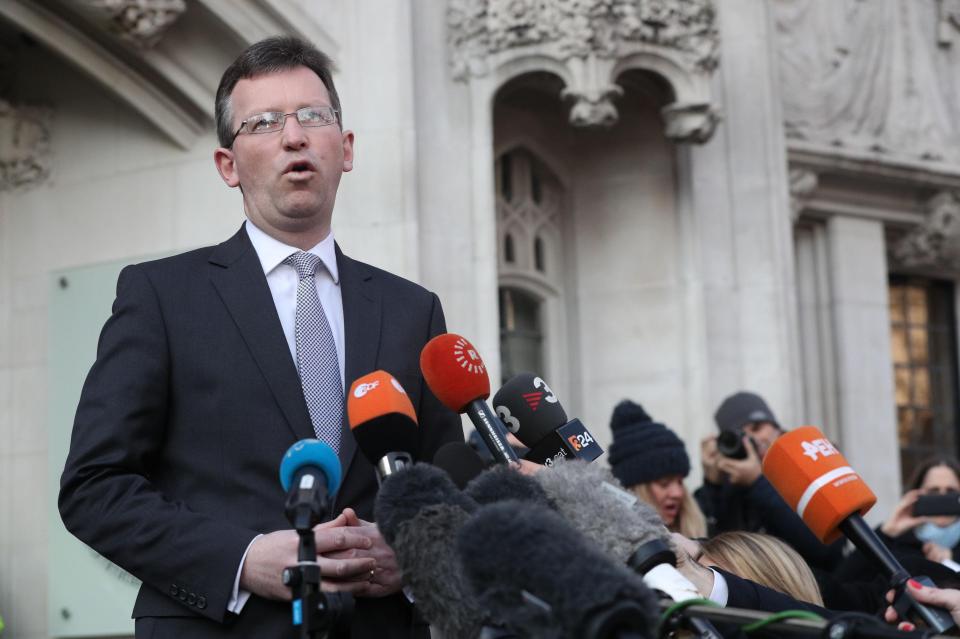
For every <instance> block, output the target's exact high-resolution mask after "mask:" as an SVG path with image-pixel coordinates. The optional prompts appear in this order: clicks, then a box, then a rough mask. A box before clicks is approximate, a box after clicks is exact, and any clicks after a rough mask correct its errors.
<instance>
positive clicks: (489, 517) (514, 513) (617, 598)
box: [457, 501, 657, 639]
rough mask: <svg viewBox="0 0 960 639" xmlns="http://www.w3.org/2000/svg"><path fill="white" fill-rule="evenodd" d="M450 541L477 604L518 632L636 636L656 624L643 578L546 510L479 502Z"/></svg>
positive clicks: (612, 638) (596, 638) (609, 638)
mask: <svg viewBox="0 0 960 639" xmlns="http://www.w3.org/2000/svg"><path fill="white" fill-rule="evenodd" d="M495 540H506V543H493V542H494V541H495ZM457 546H458V548H459V551H460V559H461V563H462V565H463V568H464V571H465V573H466V576H467V579H468V581H469V583H470V585H471V587H472V588H473V591H474V592H476V593H477V594H478V603H479V605H480V607H481V608H486V609H488V610H490V611H492V612H493V613H494V614H495V615H496V617H498V618H499V619H500V620H502V621H503V622H504V623H505V625H506V626H507V627H508V628H510V629H512V630H514V631H516V632H517V634H519V635H520V636H523V637H530V638H532V639H540V638H543V639H547V638H548V637H549V638H550V639H554V638H556V637H577V638H578V639H627V638H637V639H639V638H640V637H648V636H650V634H651V632H652V630H653V628H655V627H656V611H657V604H656V601H655V599H654V597H653V595H652V593H651V592H650V590H649V589H648V588H647V587H646V586H645V585H644V584H643V581H642V580H641V579H640V578H639V577H638V576H636V575H635V574H633V573H632V572H630V571H629V570H628V569H627V568H626V567H625V566H622V565H619V564H617V563H616V562H613V561H611V560H610V559H609V558H608V557H607V556H606V555H604V554H603V553H601V552H600V551H599V550H597V549H595V548H594V547H593V545H592V544H590V543H589V542H588V541H587V540H585V539H584V538H583V537H582V536H581V535H580V534H579V533H578V532H576V531H575V530H574V529H573V528H571V527H570V525H569V524H568V523H567V522H566V521H565V520H564V519H563V517H561V516H560V515H559V514H557V513H556V512H554V511H552V510H550V509H549V508H546V507H544V506H539V505H536V504H531V503H522V502H517V501H506V502H499V503H495V504H490V505H487V506H483V507H482V508H480V510H478V511H477V513H476V514H475V515H474V516H473V518H472V519H470V521H468V522H467V523H466V524H465V525H464V527H463V528H462V530H461V531H460V534H459V535H458V541H457Z"/></svg>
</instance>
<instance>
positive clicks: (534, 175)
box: [530, 166, 543, 204]
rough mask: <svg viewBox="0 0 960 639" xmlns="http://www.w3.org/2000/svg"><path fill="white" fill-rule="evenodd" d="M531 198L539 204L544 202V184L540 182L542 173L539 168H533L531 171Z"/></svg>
mask: <svg viewBox="0 0 960 639" xmlns="http://www.w3.org/2000/svg"><path fill="white" fill-rule="evenodd" d="M530 196H531V197H532V198H533V201H534V202H536V203H537V204H540V203H541V202H543V183H542V181H541V180H540V171H538V170H537V167H536V166H534V167H532V170H531V171H530Z"/></svg>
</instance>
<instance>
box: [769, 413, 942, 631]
mask: <svg viewBox="0 0 960 639" xmlns="http://www.w3.org/2000/svg"><path fill="white" fill-rule="evenodd" d="M763 474H764V476H765V477H766V478H767V480H768V481H769V482H770V484H771V485H772V486H773V487H774V488H775V489H776V491H777V492H778V493H780V496H781V497H783V500H784V501H785V502H787V504H788V505H789V506H790V507H791V508H793V509H794V510H795V511H796V512H797V514H798V515H800V517H801V518H802V519H803V523H805V524H806V525H807V527H808V528H810V530H811V531H812V532H813V534H814V535H816V536H817V537H818V538H819V539H820V541H822V542H823V543H825V544H828V543H831V542H833V541H834V540H836V539H838V538H839V537H840V535H841V534H843V535H845V536H846V537H847V539H849V540H850V541H852V542H853V545H854V546H856V547H857V548H858V549H859V550H860V551H861V552H862V553H863V554H864V555H866V556H867V557H870V558H871V559H872V560H873V561H874V562H876V563H877V564H879V565H880V566H881V567H882V569H883V572H884V574H886V575H887V577H889V579H890V585H891V587H893V588H894V589H896V591H897V599H896V600H895V601H894V607H895V608H896V609H897V611H898V612H899V613H900V615H901V617H902V616H903V615H904V614H909V615H910V616H911V617H912V618H914V619H919V620H922V621H923V622H924V623H925V624H926V625H927V626H928V627H930V628H933V629H934V630H936V631H937V632H944V631H945V630H948V629H950V628H952V627H953V626H954V623H953V619H952V618H951V617H950V615H949V614H948V613H947V611H946V610H942V609H940V608H933V607H930V606H926V605H924V604H921V603H919V602H918V601H916V600H914V599H913V597H912V596H911V595H910V593H909V591H908V590H906V589H905V588H904V584H905V583H906V582H907V580H908V579H910V574H909V573H908V572H907V571H906V569H904V567H903V566H902V565H901V564H900V562H899V561H898V560H897V558H896V557H894V556H893V553H891V552H890V550H889V549H888V548H887V546H886V545H885V544H884V543H883V542H882V541H880V539H879V538H878V537H877V535H876V533H875V532H873V529H872V528H870V526H869V525H868V524H867V522H865V521H864V520H863V515H865V514H866V513H867V511H868V510H870V508H872V507H873V505H874V504H875V503H877V496H876V495H874V494H873V491H872V490H870V487H869V486H867V484H866V483H865V482H864V481H863V479H861V477H860V475H858V474H857V473H856V471H854V470H853V468H851V467H850V465H849V464H848V463H847V460H846V459H845V458H844V456H843V455H841V454H840V451H838V450H837V449H836V447H835V446H834V445H833V444H832V443H830V440H828V439H827V438H826V436H825V435H824V434H823V433H822V432H820V429H819V428H816V427H815V426H801V427H800V428H797V429H795V430H792V431H790V432H788V433H785V434H783V435H781V436H780V437H778V438H777V440H776V441H775V442H774V443H773V445H772V446H771V447H770V450H768V451H767V454H766V456H764V458H763ZM915 579H916V580H917V581H920V582H922V583H926V584H927V585H933V582H932V581H931V580H930V579H929V578H927V577H915Z"/></svg>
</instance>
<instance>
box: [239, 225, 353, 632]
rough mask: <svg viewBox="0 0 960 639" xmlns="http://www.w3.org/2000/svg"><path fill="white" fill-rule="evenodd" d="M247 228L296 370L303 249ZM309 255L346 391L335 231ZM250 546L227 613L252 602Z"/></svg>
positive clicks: (257, 228)
mask: <svg viewBox="0 0 960 639" xmlns="http://www.w3.org/2000/svg"><path fill="white" fill-rule="evenodd" d="M245 228H246V231H247V235H248V236H249V237H250V242H251V244H253V248H254V250H255V251H256V252H257V257H258V258H260V264H261V266H263V274H264V275H266V277H267V286H269V287H270V294H271V295H273V305H274V306H276V308H277V316H278V317H279V318H280V326H282V327H283V336H284V337H285V338H286V339H287V347H288V348H289V349H290V356H291V357H292V358H293V363H294V366H296V363H297V336H296V317H297V287H298V286H299V284H300V276H299V275H297V269H295V268H294V267H293V266H290V265H288V264H284V263H283V261H284V260H285V259H287V258H288V257H289V256H291V255H293V254H294V253H296V252H297V251H299V250H300V249H298V248H297V247H295V246H288V245H286V244H284V243H283V242H281V241H279V240H277V239H274V238H272V237H270V236H269V235H267V234H266V233H264V232H263V231H262V230H260V228H259V227H257V225H255V224H254V223H253V222H251V221H250V220H247V221H246V223H245ZM306 252H307V253H313V254H314V255H316V256H317V257H319V258H320V261H321V262H322V263H323V265H324V267H325V268H323V269H320V268H318V269H317V274H316V276H315V277H314V280H315V281H316V285H317V295H318V296H319V298H320V304H322V305H323V312H324V314H325V315H326V316H327V323H329V324H330V330H331V332H333V341H334V343H335V344H336V346H337V361H338V362H339V364H340V386H341V388H343V387H344V386H345V382H344V380H345V373H344V352H345V348H344V337H343V298H342V297H341V295H340V272H339V270H338V269H337V254H336V250H335V249H334V238H333V230H331V231H330V233H328V234H327V237H326V239H324V240H323V241H322V242H320V243H319V244H317V245H316V246H314V247H313V248H311V249H310V250H309V251H306ZM259 538H260V535H257V536H256V537H254V538H253V540H252V541H251V542H250V546H252V545H253V542H254V541H256V540H257V539H259ZM250 546H247V550H246V551H245V552H244V553H243V557H241V558H240V566H239V567H238V568H237V576H236V577H235V578H234V580H233V592H232V593H231V596H230V600H229V601H228V602H227V611H228V612H232V613H235V614H240V611H241V610H243V606H244V605H245V604H246V603H247V600H248V599H249V598H250V593H249V592H248V591H246V590H241V589H240V573H241V572H242V571H243V562H244V561H246V559H247V553H248V552H250Z"/></svg>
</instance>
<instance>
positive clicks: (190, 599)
mask: <svg viewBox="0 0 960 639" xmlns="http://www.w3.org/2000/svg"><path fill="white" fill-rule="evenodd" d="M187 603H188V604H190V605H191V606H192V605H193V604H195V603H197V595H196V594H194V593H192V592H191V593H190V594H188V595H187Z"/></svg>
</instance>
